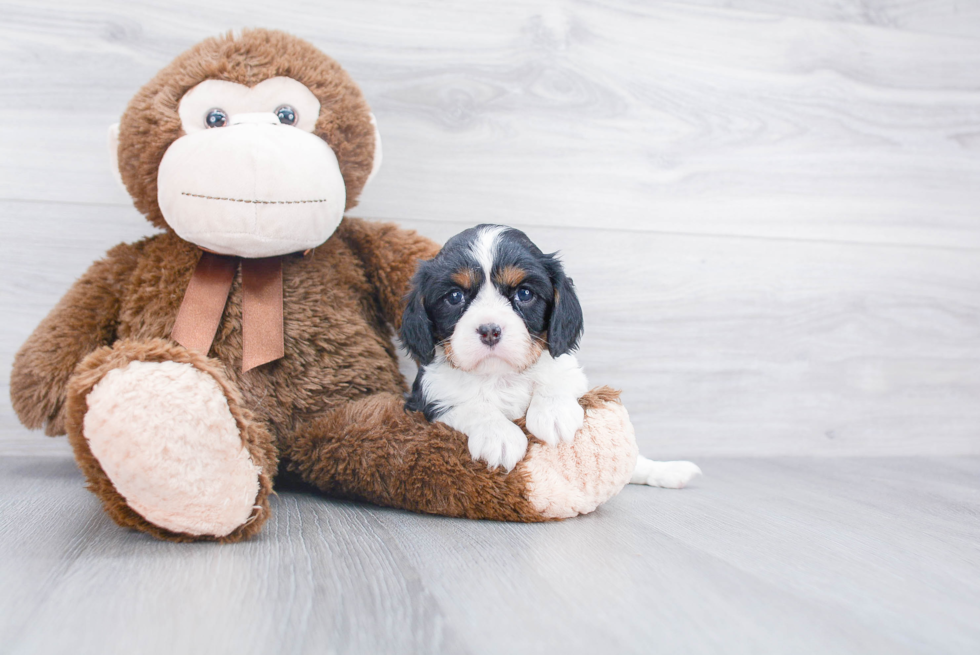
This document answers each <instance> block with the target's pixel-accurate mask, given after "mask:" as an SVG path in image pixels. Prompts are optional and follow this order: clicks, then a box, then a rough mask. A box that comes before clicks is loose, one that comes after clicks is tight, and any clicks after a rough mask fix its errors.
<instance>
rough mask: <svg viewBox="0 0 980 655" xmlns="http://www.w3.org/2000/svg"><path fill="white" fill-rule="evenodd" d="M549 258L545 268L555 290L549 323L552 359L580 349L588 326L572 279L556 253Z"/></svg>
mask: <svg viewBox="0 0 980 655" xmlns="http://www.w3.org/2000/svg"><path fill="white" fill-rule="evenodd" d="M546 257H547V260H546V262H545V267H546V268H547V269H548V275H549V276H550V277H551V284H552V286H553V287H554V290H555V291H554V293H555V295H554V299H553V300H552V305H551V317H550V318H549V320H548V350H549V351H550V352H551V356H552V357H560V356H561V355H564V354H565V353H569V352H571V351H573V350H575V349H576V348H577V347H578V341H579V339H581V338H582V332H583V331H584V330H585V325H584V319H583V317H582V305H581V304H580V303H579V301H578V296H577V295H575V285H573V284H572V279H571V278H570V277H567V276H566V275H565V269H563V268H562V266H561V262H560V261H558V258H557V257H556V256H555V255H554V254H551V255H546Z"/></svg>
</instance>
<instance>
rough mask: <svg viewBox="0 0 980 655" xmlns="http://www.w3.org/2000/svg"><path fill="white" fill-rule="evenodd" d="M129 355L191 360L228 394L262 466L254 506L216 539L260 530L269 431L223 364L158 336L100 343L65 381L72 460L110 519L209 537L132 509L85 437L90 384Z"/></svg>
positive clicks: (272, 462) (165, 534)
mask: <svg viewBox="0 0 980 655" xmlns="http://www.w3.org/2000/svg"><path fill="white" fill-rule="evenodd" d="M133 361H140V362H168V361H169V362H179V363H182V364H190V365H191V366H193V367H194V368H196V369H198V370H200V371H203V372H205V373H207V374H208V375H210V376H211V377H213V378H214V379H215V381H216V382H217V383H218V386H219V387H220V388H221V390H222V391H224V393H225V397H226V398H227V399H228V409H230V410H231V415H232V417H233V418H234V419H235V423H236V424H237V425H238V430H239V432H240V433H241V435H242V442H243V444H244V445H245V448H246V449H248V452H249V456H250V457H251V458H252V463H254V464H255V465H256V466H258V467H260V469H261V472H260V473H259V495H258V497H256V499H255V508H254V509H253V510H252V515H251V516H250V517H249V519H248V521H246V522H245V523H243V524H242V525H241V526H240V527H238V528H237V529H236V530H234V531H233V532H231V533H230V534H228V535H226V536H224V537H219V538H218V539H217V541H220V542H233V541H239V540H241V539H244V538H246V537H250V536H251V535H253V534H255V533H256V532H258V531H259V530H260V529H261V528H262V525H263V524H264V523H265V522H266V520H268V518H269V494H270V493H271V492H272V474H273V473H274V472H275V469H276V464H277V457H276V450H275V448H273V446H272V440H271V439H270V438H269V433H268V432H266V430H265V428H264V427H263V426H262V424H261V423H258V422H256V421H255V419H254V418H253V416H252V413H251V412H249V411H248V410H247V409H245V408H244V407H243V406H242V399H241V395H240V394H239V393H238V390H237V389H236V388H235V385H233V384H232V383H231V382H230V381H229V380H228V378H227V377H226V376H225V374H224V371H223V370H222V367H221V365H220V364H219V363H218V362H216V361H214V360H213V359H208V358H207V357H205V356H204V355H201V354H199V353H196V352H193V351H190V350H187V349H186V348H184V347H182V346H179V345H177V344H173V343H170V342H167V341H164V340H162V339H150V340H148V341H127V340H122V341H117V342H116V343H115V345H114V346H113V347H112V348H109V347H107V346H103V347H102V348H99V349H98V350H96V351H95V352H93V353H92V354H90V355H89V356H88V357H86V358H85V359H84V360H83V361H82V363H81V364H79V366H78V368H77V369H76V370H75V374H74V375H73V376H72V379H71V383H70V384H69V386H68V401H67V403H66V405H67V407H66V416H65V425H66V427H67V430H68V441H69V442H70V443H71V446H72V449H73V450H74V451H75V460H76V461H77V462H78V465H79V468H81V469H82V472H83V473H84V474H85V477H86V478H87V479H88V488H89V489H90V490H91V491H92V492H93V493H94V494H95V495H96V496H98V497H99V498H100V499H101V500H102V501H103V503H104V504H105V507H106V510H107V511H108V512H109V515H110V516H111V517H112V519H113V520H114V521H115V522H116V523H118V524H119V525H122V526H125V527H130V528H136V529H137V530H142V531H143V532H149V533H150V534H152V535H154V536H156V537H161V538H169V539H172V540H173V541H200V540H202V539H213V538H210V537H201V536H198V535H191V534H184V533H180V532H171V531H170V530H164V529H163V528H160V527H158V526H156V525H154V524H152V523H150V522H149V521H147V520H146V519H144V518H143V517H142V516H140V515H139V514H137V513H136V512H134V511H133V510H132V509H130V507H129V505H127V504H126V500H125V499H124V498H123V497H122V496H121V495H120V494H119V492H118V491H116V488H115V487H114V486H113V485H112V482H111V481H110V480H109V476H107V475H106V473H105V471H103V470H102V466H101V465H100V464H99V461H98V460H97V459H96V458H95V456H94V455H92V451H91V450H90V449H89V444H88V440H87V439H86V438H85V435H84V434H83V430H82V426H83V421H84V418H85V412H86V411H87V410H88V404H87V402H86V400H87V397H88V394H89V392H90V391H92V388H93V387H95V385H96V384H97V383H98V382H99V381H100V380H101V379H102V378H103V377H104V376H105V374H106V373H108V372H109V371H111V370H112V369H114V368H122V367H124V366H126V365H127V364H129V363H130V362H133Z"/></svg>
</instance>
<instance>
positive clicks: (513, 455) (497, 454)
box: [400, 225, 589, 471]
mask: <svg viewBox="0 0 980 655" xmlns="http://www.w3.org/2000/svg"><path fill="white" fill-rule="evenodd" d="M582 330H583V324H582V308H581V306H580V305H579V301H578V297H577V296H576V295H575V288H574V286H573V285H572V280H571V279H570V278H568V277H567V276H566V275H565V272H564V270H563V269H562V266H561V263H560V262H559V261H558V259H557V258H556V257H555V255H554V254H551V255H546V254H544V253H542V252H541V250H539V249H538V247H537V246H535V245H534V244H533V243H532V242H531V240H530V239H528V238H527V236H526V235H525V234H524V233H523V232H521V231H519V230H515V229H513V228H509V227H505V226H501V225H479V226H477V227H475V228H471V229H469V230H466V231H464V232H461V233H460V234H457V235H456V236H454V237H453V238H452V239H450V240H449V241H448V242H447V243H446V245H445V246H444V247H443V249H442V250H441V251H440V252H439V254H438V255H436V257H435V258H434V259H431V260H429V261H426V262H422V263H421V264H420V265H419V268H418V271H417V272H416V274H415V277H414V278H413V279H412V289H411V292H410V293H409V295H408V298H407V301H406V308H405V313H404V316H403V319H402V327H401V334H400V336H401V341H402V344H403V345H404V347H405V348H406V349H407V350H408V352H409V353H410V354H411V355H412V357H413V358H414V359H415V361H416V362H417V363H418V364H419V371H418V375H417V376H416V378H415V383H414V384H413V386H412V392H411V394H410V395H409V396H408V398H407V401H406V408H407V409H409V410H413V411H421V412H423V413H424V415H425V417H426V419H427V420H429V421H441V422H443V423H446V424H447V425H449V426H451V427H453V428H455V429H456V430H459V431H460V432H462V433H464V434H466V436H467V437H468V445H469V450H470V454H471V455H472V456H473V458H474V459H479V460H482V461H484V462H486V463H487V465H488V466H489V467H490V468H494V467H497V466H502V467H504V469H506V470H507V471H510V470H511V469H513V468H514V466H516V465H517V462H519V461H520V460H521V459H522V458H523V457H524V454H525V452H526V451H527V438H526V437H525V436H524V432H523V431H522V430H521V429H520V428H519V427H517V426H516V425H515V424H514V423H513V421H514V420H515V419H518V418H521V417H522V416H526V425H527V429H528V432H530V433H531V434H533V435H534V436H536V437H537V438H539V439H541V440H542V441H544V442H545V443H547V444H551V445H555V444H558V443H559V442H570V441H572V440H573V439H574V437H575V433H576V432H578V430H579V429H580V428H581V427H582V424H583V421H584V419H585V413H584V411H583V409H582V407H581V405H579V404H578V399H579V398H581V397H582V395H584V394H585V392H586V391H588V388H589V385H588V380H587V379H586V377H585V373H584V372H583V371H582V369H581V367H579V365H578V362H577V361H576V359H575V357H574V356H573V355H571V352H572V351H573V350H575V348H576V347H577V346H578V342H579V339H580V337H581V336H582Z"/></svg>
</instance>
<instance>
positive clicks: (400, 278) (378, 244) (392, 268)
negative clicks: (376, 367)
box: [337, 218, 439, 330]
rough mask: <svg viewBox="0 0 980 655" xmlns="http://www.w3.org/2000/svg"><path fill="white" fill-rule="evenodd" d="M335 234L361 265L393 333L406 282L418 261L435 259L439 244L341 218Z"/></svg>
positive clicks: (384, 226)
mask: <svg viewBox="0 0 980 655" xmlns="http://www.w3.org/2000/svg"><path fill="white" fill-rule="evenodd" d="M337 231H338V232H339V233H340V235H341V236H342V238H343V239H344V241H345V242H346V243H347V244H348V245H349V246H350V248H351V249H352V250H353V251H354V253H355V254H356V255H357V256H358V257H359V258H360V260H361V261H362V262H363V263H364V267H365V270H366V271H367V275H368V280H369V281H370V282H371V284H372V286H374V288H375V289H376V290H377V293H378V300H379V302H380V305H381V311H382V312H383V313H384V317H385V320H387V321H388V323H390V324H391V325H392V326H394V328H395V329H396V330H397V329H398V328H399V327H401V324H402V311H403V310H404V308H405V294H407V293H408V283H409V282H410V281H411V279H412V275H414V274H415V268H416V266H417V265H418V261H419V260H420V259H432V258H433V257H435V256H436V254H437V253H438V252H439V245H438V244H437V243H435V242H434V241H432V240H431V239H428V238H426V237H424V236H421V235H419V234H416V233H415V232H414V231H413V230H404V229H402V228H400V227H398V226H397V225H395V224H393V223H374V222H371V221H363V220H360V219H357V218H353V219H352V218H345V219H344V221H343V222H342V223H341V224H340V227H339V228H338V230H337Z"/></svg>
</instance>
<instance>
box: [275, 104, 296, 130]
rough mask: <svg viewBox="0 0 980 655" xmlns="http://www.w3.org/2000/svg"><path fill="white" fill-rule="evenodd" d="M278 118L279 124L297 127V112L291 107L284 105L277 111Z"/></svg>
mask: <svg viewBox="0 0 980 655" xmlns="http://www.w3.org/2000/svg"><path fill="white" fill-rule="evenodd" d="M276 116H278V117H279V122H280V123H282V124H283V125H295V124H296V110H295V109H293V108H292V107H290V106H289V105H283V106H282V107H280V108H279V109H277V110H276Z"/></svg>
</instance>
